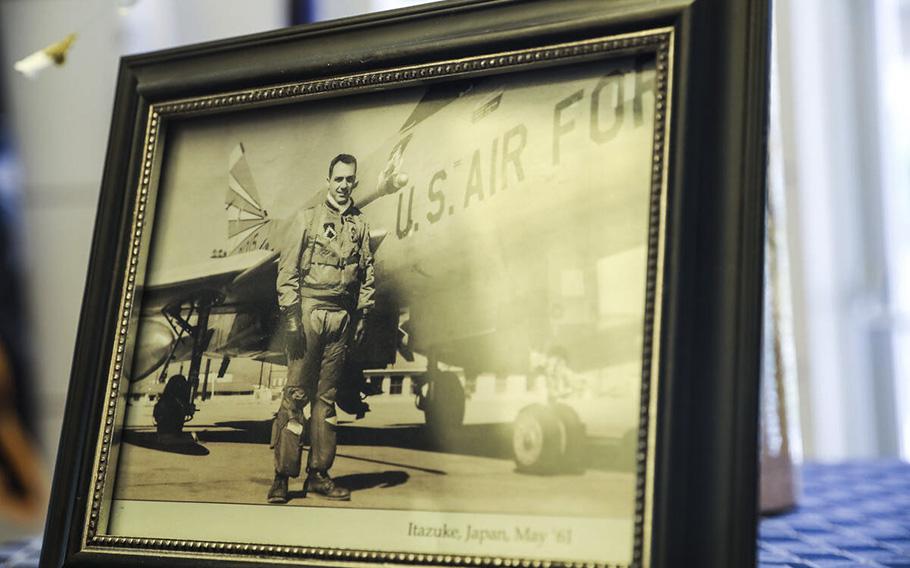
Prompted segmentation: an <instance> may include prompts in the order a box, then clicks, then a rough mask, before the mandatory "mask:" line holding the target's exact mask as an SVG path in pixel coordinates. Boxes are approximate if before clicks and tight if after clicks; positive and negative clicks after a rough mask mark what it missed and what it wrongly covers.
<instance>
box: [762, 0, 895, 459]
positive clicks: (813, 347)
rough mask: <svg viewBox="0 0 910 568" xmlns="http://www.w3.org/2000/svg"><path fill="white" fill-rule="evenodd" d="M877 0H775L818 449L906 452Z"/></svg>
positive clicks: (804, 367)
mask: <svg viewBox="0 0 910 568" xmlns="http://www.w3.org/2000/svg"><path fill="white" fill-rule="evenodd" d="M877 4H881V2H855V1H852V0H779V1H778V2H776V4H775V12H776V19H777V24H778V29H777V30H776V33H777V39H778V42H779V45H780V49H781V52H780V60H779V61H780V84H781V111H782V119H783V146H784V151H785V153H786V157H785V164H784V172H785V178H786V190H787V202H788V203H787V204H788V207H789V209H790V211H789V226H788V231H789V236H790V243H789V244H790V254H791V267H792V275H793V300H794V318H795V321H794V323H795V327H796V342H797V345H796V347H797V353H798V374H799V379H800V385H801V389H800V390H801V392H800V395H801V396H800V414H801V415H802V426H803V439H804V442H805V455H806V458H807V459H816V460H841V459H848V458H863V457H875V456H895V455H897V454H898V451H899V442H898V435H897V432H898V429H897V424H898V422H899V419H898V412H899V410H898V407H897V404H896V402H895V396H896V384H897V382H898V381H899V380H906V377H903V378H901V375H902V372H901V371H900V369H896V368H895V363H896V358H895V353H894V348H893V344H892V340H891V338H892V333H894V331H895V329H894V321H895V318H894V316H893V308H892V298H893V295H894V290H893V287H892V284H891V282H892V277H891V275H892V274H893V272H891V271H893V270H894V268H895V266H894V262H893V258H892V257H891V256H890V255H889V251H888V246H887V240H886V236H887V227H886V224H885V222H884V218H885V213H886V211H887V210H888V207H887V205H886V201H887V196H888V195H889V192H893V187H892V186H889V184H888V183H886V181H885V179H884V178H883V175H882V169H881V164H880V163H879V159H878V158H879V156H880V154H881V151H882V149H883V146H882V137H881V127H882V125H883V124H886V123H887V121H888V120H889V119H888V118H887V115H885V114H882V113H881V112H880V111H881V110H882V108H881V101H882V90H881V89H882V83H881V78H882V70H881V69H880V67H879V63H880V61H879V57H878V54H877V53H876V52H875V45H876V42H875V38H876V35H877V33H878V29H877V28H878V25H879V24H880V22H877V21H876V15H875V7H876V5H877ZM892 4H893V2H892ZM905 220H906V218H905Z"/></svg>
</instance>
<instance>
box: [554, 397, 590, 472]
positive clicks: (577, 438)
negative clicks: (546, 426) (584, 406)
mask: <svg viewBox="0 0 910 568" xmlns="http://www.w3.org/2000/svg"><path fill="white" fill-rule="evenodd" d="M552 408H553V411H554V412H555V413H556V416H558V417H559V421H560V422H561V424H562V428H563V430H564V432H565V435H564V436H565V438H564V442H563V448H562V451H563V455H562V456H561V459H560V460H559V461H560V467H559V470H560V471H573V472H574V471H580V470H583V469H584V468H585V465H586V464H585V458H586V452H585V444H586V442H587V435H586V432H585V424H584V422H582V421H581V418H579V417H578V413H577V412H575V410H574V409H573V408H572V407H571V406H569V405H567V404H561V403H556V404H553V405H552Z"/></svg>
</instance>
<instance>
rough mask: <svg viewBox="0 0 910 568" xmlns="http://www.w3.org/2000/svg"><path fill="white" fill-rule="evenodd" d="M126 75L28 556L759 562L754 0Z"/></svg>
mask: <svg viewBox="0 0 910 568" xmlns="http://www.w3.org/2000/svg"><path fill="white" fill-rule="evenodd" d="M727 4H728V3H726V2H711V1H708V0H694V1H672V2H671V1H668V2H639V1H622V2H591V1H555V0H541V1H528V2H519V1H508V0H506V1H502V0H500V1H489V2H478V1H456V2H440V3H436V4H431V5H427V6H424V7H420V8H414V9H406V10H399V11H393V12H387V13H381V14H376V15H370V16H364V17H359V18H352V19H349V20H342V21H337V22H328V23H324V24H318V25H311V26H303V27H298V28H291V29H287V30H281V31H278V32H273V33H266V34H260V35H256V36H250V37H243V38H236V39H231V40H226V41H221V42H217V43H213V44H205V45H199V46H191V47H187V48H181V49H176V50H170V51H164V52H159V53H151V54H147V55H140V56H133V57H128V58H125V59H124V60H123V61H122V66H121V73H120V79H119V84H118V90H117V100H116V108H115V115H114V118H113V125H112V129H111V139H110V149H109V152H108V156H107V164H106V168H105V176H104V181H103V188H102V195H101V202H100V206H99V211H98V218H97V224H96V229H95V236H94V244H93V254H92V260H91V266H90V270H89V277H88V282H87V285H86V292H85V302H84V307H83V312H82V320H81V324H80V332H79V338H78V344H77V347H76V355H75V358H74V363H73V372H72V373H73V374H72V384H71V389H70V394H69V399H68V403H67V412H66V417H65V425H64V429H63V437H62V440H61V452H60V456H59V459H58V464H57V470H56V476H55V485H54V493H53V502H52V504H51V510H50V515H49V521H48V527H47V532H46V535H45V542H44V549H43V558H42V565H43V566H46V567H51V566H82V565H133V564H136V563H140V562H141V563H142V564H143V565H146V566H159V565H160V566H175V565H177V566H197V565H209V566H216V565H217V566H222V565H225V566H226V565H237V566H241V565H242V566H248V565H250V564H261V565H266V564H286V563H301V564H307V565H319V566H351V565H358V566H379V565H383V566H403V565H409V566H413V565H417V566H420V565H432V566H466V565H470V566H603V567H606V566H611V567H614V566H619V567H629V566H642V567H651V566H680V565H685V566H696V565H697V566H718V567H721V566H723V567H729V566H744V565H750V563H754V543H755V514H756V503H755V502H756V494H755V485H756V455H757V450H756V448H757V445H756V441H757V434H756V432H757V424H756V422H757V400H758V398H757V391H758V387H757V385H758V361H759V346H760V336H761V334H760V329H761V327H760V326H761V317H760V316H761V298H762V295H761V289H762V250H763V213H764V132H765V114H766V111H765V103H766V89H767V49H768V45H767V44H768V27H767V26H768V14H767V12H768V6H767V2H764V1H761V0H752V1H747V2H741V3H739V4H737V6H728V5H727Z"/></svg>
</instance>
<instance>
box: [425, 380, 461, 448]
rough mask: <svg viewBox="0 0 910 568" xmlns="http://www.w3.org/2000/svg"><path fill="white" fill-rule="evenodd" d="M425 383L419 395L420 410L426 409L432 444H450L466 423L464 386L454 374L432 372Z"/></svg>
mask: <svg viewBox="0 0 910 568" xmlns="http://www.w3.org/2000/svg"><path fill="white" fill-rule="evenodd" d="M425 380H426V382H425V384H424V387H423V388H421V390H420V394H418V396H417V408H419V409H420V410H423V413H424V418H425V420H426V426H427V430H428V431H429V434H430V436H431V438H432V439H433V441H435V442H441V443H448V442H450V441H451V440H452V437H453V436H454V435H455V434H457V432H458V429H459V427H460V426H461V424H462V422H463V421H464V411H465V393H464V387H462V386H461V380H459V378H458V375H457V374H455V373H453V372H451V371H440V370H438V369H437V370H432V371H430V373H429V375H428V376H427V377H426V379H425Z"/></svg>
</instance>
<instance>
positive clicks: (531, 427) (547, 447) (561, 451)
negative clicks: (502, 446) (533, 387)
mask: <svg viewBox="0 0 910 568" xmlns="http://www.w3.org/2000/svg"><path fill="white" fill-rule="evenodd" d="M567 440H568V436H567V431H566V424H565V422H563V420H561V419H560V416H559V412H558V411H557V409H556V408H555V407H554V406H551V405H544V404H532V405H530V406H526V407H525V408H523V409H522V410H521V412H519V413H518V417H517V418H516V419H515V424H514V428H513V431H512V456H513V458H514V460H515V465H516V467H517V469H518V471H521V472H524V473H536V474H547V473H554V472H556V471H559V470H561V469H563V467H564V465H565V456H566V448H567V443H566V442H567Z"/></svg>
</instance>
